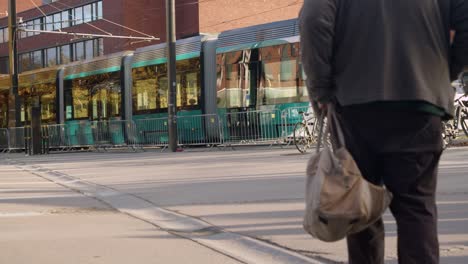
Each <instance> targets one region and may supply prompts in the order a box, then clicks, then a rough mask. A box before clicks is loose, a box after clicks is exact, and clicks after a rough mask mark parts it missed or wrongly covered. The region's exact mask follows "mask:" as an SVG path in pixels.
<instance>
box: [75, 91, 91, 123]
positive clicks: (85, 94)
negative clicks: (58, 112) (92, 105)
mask: <svg viewBox="0 0 468 264" xmlns="http://www.w3.org/2000/svg"><path fill="white" fill-rule="evenodd" d="M74 83H76V82H74ZM72 96H73V112H74V115H75V116H74V118H76V119H81V118H88V117H89V114H88V105H89V90H88V89H87V87H79V86H75V85H74V87H73V89H72Z"/></svg>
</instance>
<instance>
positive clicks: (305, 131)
mask: <svg viewBox="0 0 468 264" xmlns="http://www.w3.org/2000/svg"><path fill="white" fill-rule="evenodd" d="M299 114H301V115H302V121H300V122H297V123H296V125H295V126H294V134H293V136H294V145H295V146H296V148H297V150H299V152H301V153H306V152H307V150H309V149H310V148H311V147H312V146H313V144H315V143H316V142H317V126H318V124H317V123H318V122H317V118H316V117H315V116H314V115H313V113H309V112H302V111H301V112H299Z"/></svg>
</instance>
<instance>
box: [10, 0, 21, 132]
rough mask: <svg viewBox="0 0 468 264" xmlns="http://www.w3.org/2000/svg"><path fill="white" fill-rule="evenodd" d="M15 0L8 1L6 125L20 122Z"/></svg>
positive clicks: (15, 125) (18, 124) (14, 124)
mask: <svg viewBox="0 0 468 264" xmlns="http://www.w3.org/2000/svg"><path fill="white" fill-rule="evenodd" d="M17 29H18V26H17V21H16V0H9V1H8V40H9V41H8V52H9V53H8V54H9V56H8V57H9V59H8V60H9V65H10V68H9V71H10V100H9V107H8V108H9V115H8V126H9V127H18V126H20V123H21V118H20V113H21V108H20V100H19V99H20V98H19V95H18V49H17V45H16V34H17Z"/></svg>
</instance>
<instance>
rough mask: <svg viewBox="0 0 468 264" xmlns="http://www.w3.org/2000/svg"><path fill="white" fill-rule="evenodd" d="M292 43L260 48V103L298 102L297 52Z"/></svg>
mask: <svg viewBox="0 0 468 264" xmlns="http://www.w3.org/2000/svg"><path fill="white" fill-rule="evenodd" d="M295 50H296V47H295V46H294V45H292V44H285V45H278V46H271V47H264V48H260V54H261V60H262V66H263V76H262V82H261V84H260V90H259V98H258V99H259V103H260V104H266V105H271V104H281V103H293V102H299V101H300V99H299V93H298V87H297V81H296V78H297V62H298V57H297V52H295Z"/></svg>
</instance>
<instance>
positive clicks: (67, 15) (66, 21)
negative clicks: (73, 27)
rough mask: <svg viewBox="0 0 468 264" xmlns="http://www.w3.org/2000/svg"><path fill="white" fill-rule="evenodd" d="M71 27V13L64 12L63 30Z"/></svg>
mask: <svg viewBox="0 0 468 264" xmlns="http://www.w3.org/2000/svg"><path fill="white" fill-rule="evenodd" d="M67 27H70V11H68V10H67V11H63V12H62V28H67Z"/></svg>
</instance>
